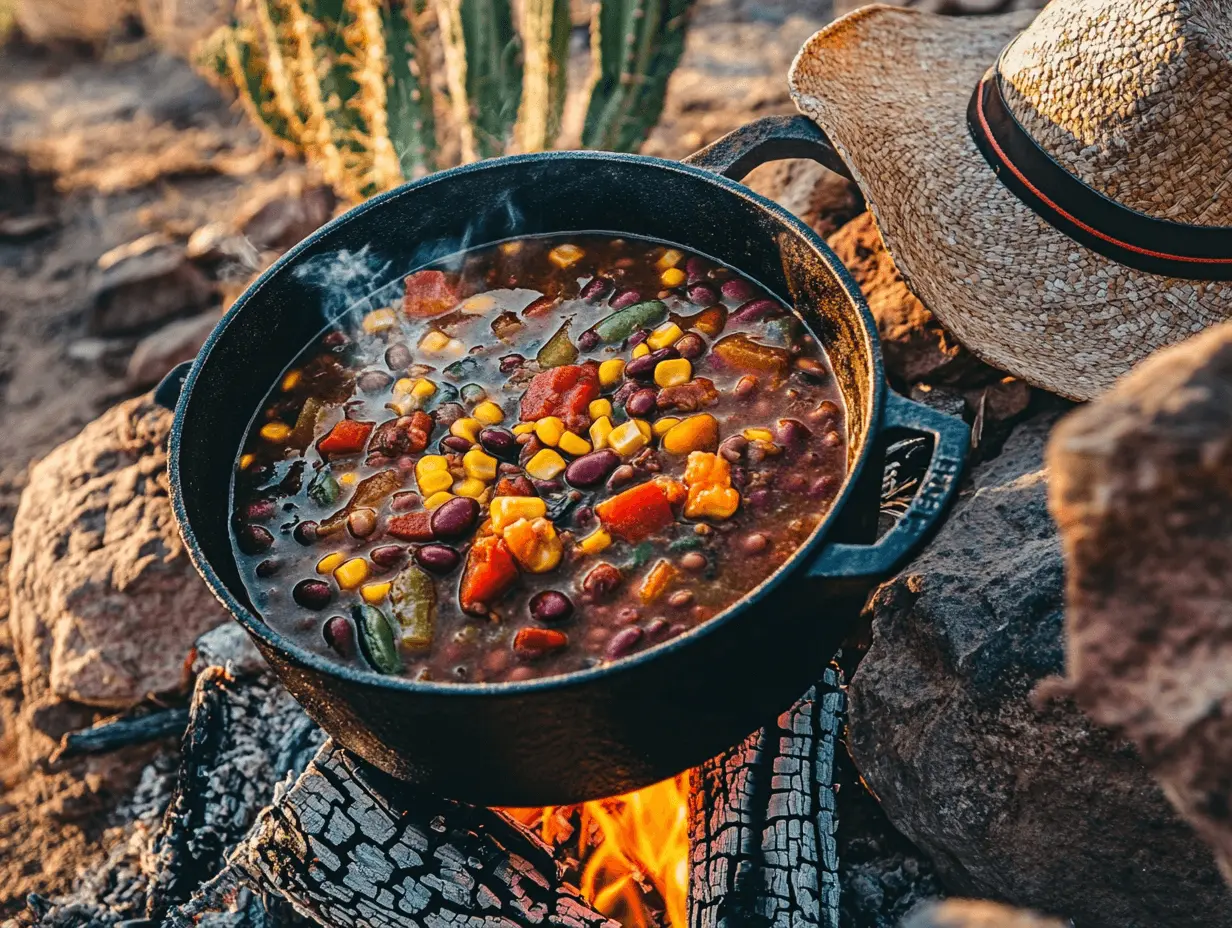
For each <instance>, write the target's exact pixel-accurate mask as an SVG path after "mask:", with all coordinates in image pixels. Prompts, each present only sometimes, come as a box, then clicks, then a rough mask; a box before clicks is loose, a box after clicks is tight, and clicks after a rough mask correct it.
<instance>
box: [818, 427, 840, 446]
mask: <svg viewBox="0 0 1232 928" xmlns="http://www.w3.org/2000/svg"><path fill="white" fill-rule="evenodd" d="M821 443H822V444H823V445H825V446H826V447H827V448H837V447H838V446H839V445H841V444H842V443H843V436H842V435H840V434H839V433H838V432H836V431H834V430H833V429H831V430H830V431H828V432H826V434H824V435H822V436H821Z"/></svg>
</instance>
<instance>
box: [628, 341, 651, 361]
mask: <svg viewBox="0 0 1232 928" xmlns="http://www.w3.org/2000/svg"><path fill="white" fill-rule="evenodd" d="M648 354H650V346H649V345H647V344H646V343H645V342H638V343H637V344H636V345H634V346H633V350H632V351H631V352H629V355H630V357H632V358H634V359H635V360H636V359H637V358H644V357H646V355H648Z"/></svg>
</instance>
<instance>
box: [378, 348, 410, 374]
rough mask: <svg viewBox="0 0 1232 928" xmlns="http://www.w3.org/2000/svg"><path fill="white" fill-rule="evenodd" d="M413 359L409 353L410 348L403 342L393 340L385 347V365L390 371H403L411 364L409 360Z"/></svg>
mask: <svg viewBox="0 0 1232 928" xmlns="http://www.w3.org/2000/svg"><path fill="white" fill-rule="evenodd" d="M413 360H415V359H414V357H413V356H412V355H411V349H410V348H408V347H407V346H406V345H405V344H404V343H403V342H394V343H393V344H392V345H390V346H389V347H388V348H386V349H385V365H386V366H387V367H388V368H389V369H390V370H391V371H404V370H406V369H407V368H408V367H410V366H411V362H412V361H413Z"/></svg>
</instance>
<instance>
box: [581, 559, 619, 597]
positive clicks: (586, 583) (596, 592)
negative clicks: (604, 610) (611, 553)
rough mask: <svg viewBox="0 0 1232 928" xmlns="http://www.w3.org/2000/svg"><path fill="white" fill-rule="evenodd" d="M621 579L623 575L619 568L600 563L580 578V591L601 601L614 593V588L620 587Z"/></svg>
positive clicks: (603, 562)
mask: <svg viewBox="0 0 1232 928" xmlns="http://www.w3.org/2000/svg"><path fill="white" fill-rule="evenodd" d="M623 579H624V575H623V574H621V572H620V569H619V568H617V567H615V566H613V565H611V564H609V563H607V562H606V561H601V562H600V563H598V564H596V565H595V566H594V567H592V568H591V569H590V570H589V571H588V572H587V574H586V576H585V577H583V578H582V590H583V591H584V592H586V593H589V594H590V595H591V596H593V597H595V598H596V599H603V598H604V597H607V596H611V595H612V593H614V592H616V588H617V587H618V586H620V581H621V580H623Z"/></svg>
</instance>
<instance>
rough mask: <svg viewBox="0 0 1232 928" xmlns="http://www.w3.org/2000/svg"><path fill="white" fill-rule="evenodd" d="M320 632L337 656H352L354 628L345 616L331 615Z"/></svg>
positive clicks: (353, 654) (353, 652) (353, 651)
mask: <svg viewBox="0 0 1232 928" xmlns="http://www.w3.org/2000/svg"><path fill="white" fill-rule="evenodd" d="M321 634H322V635H323V636H324V638H325V643H326V644H328V645H329V646H330V647H331V648H333V649H334V651H335V652H336V653H337V654H338V656H339V657H345V658H352V657H354V656H355V629H354V628H352V627H351V623H350V621H348V620H347V619H346V618H345V617H343V616H340V615H331V616H330V617H329V619H328V620H327V621H326V623H325V627H324V628H323V629H321Z"/></svg>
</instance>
